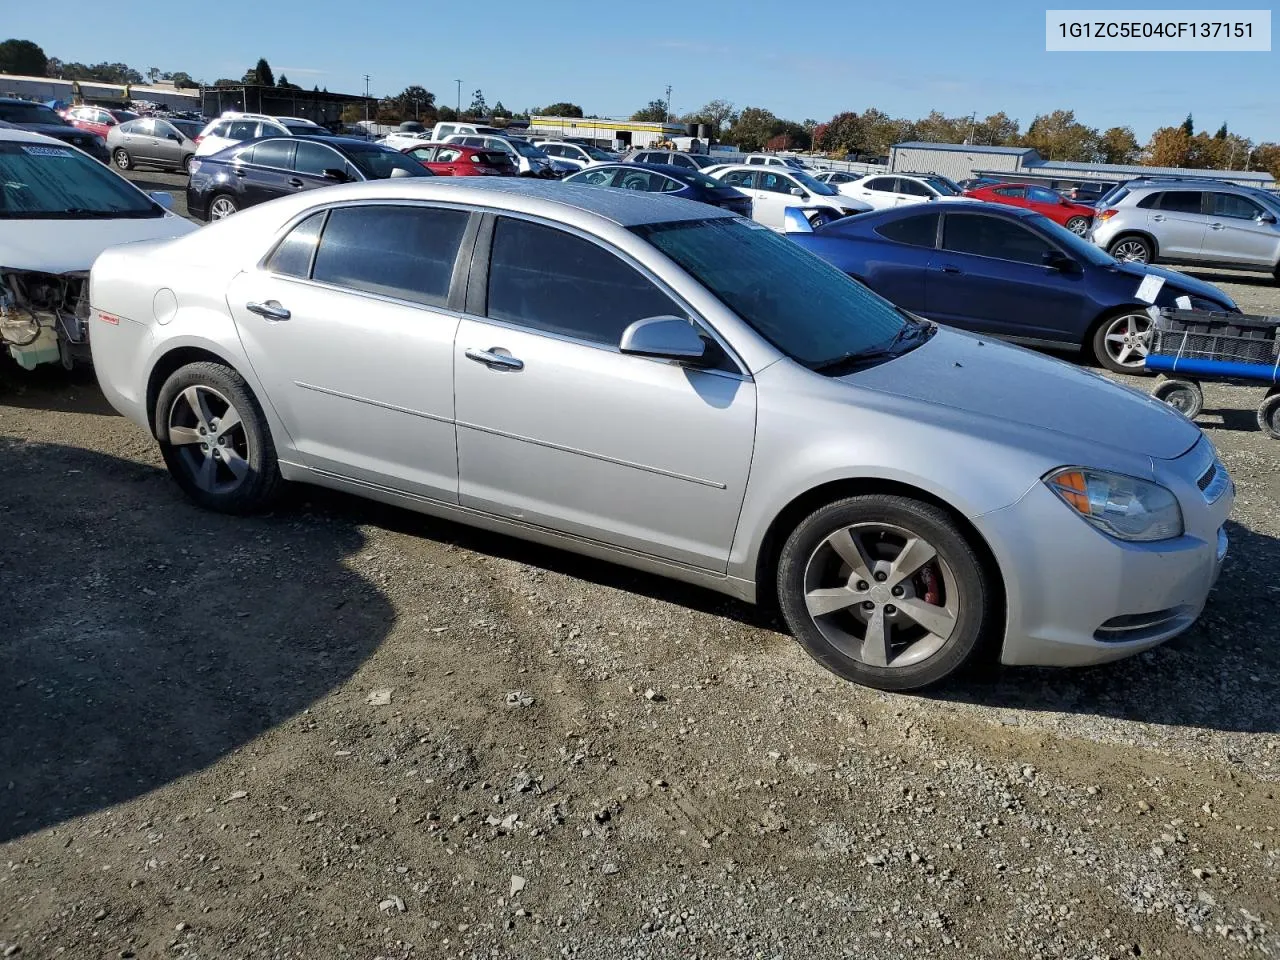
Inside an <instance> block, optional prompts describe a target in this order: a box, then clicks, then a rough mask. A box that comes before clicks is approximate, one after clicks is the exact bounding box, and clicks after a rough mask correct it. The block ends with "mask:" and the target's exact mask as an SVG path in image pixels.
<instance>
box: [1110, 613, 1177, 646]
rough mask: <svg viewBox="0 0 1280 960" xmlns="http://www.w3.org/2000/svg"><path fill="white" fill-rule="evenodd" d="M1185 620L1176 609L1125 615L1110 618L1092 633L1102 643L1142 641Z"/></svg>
mask: <svg viewBox="0 0 1280 960" xmlns="http://www.w3.org/2000/svg"><path fill="white" fill-rule="evenodd" d="M1182 619H1185V618H1184V615H1183V612H1182V610H1181V609H1180V608H1178V607H1171V608H1170V609H1167V610H1156V611H1154V612H1152V613H1126V614H1124V615H1122V616H1119V617H1112V618H1111V619H1110V620H1108V621H1107V622H1106V623H1104V624H1103V625H1102V626H1100V627H1099V628H1098V629H1097V630H1095V631H1094V633H1093V638H1094V639H1095V640H1101V641H1103V642H1104V643H1121V642H1123V641H1126V640H1143V639H1148V638H1151V637H1157V636H1159V635H1160V634H1162V633H1164V632H1166V631H1168V630H1170V629H1172V628H1174V627H1176V626H1177V625H1178V622H1179V620H1182Z"/></svg>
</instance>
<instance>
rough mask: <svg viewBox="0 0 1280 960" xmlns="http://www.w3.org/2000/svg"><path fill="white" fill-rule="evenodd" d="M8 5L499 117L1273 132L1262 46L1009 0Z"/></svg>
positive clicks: (150, 45) (143, 43)
mask: <svg viewBox="0 0 1280 960" xmlns="http://www.w3.org/2000/svg"><path fill="white" fill-rule="evenodd" d="M12 2H13V5H14V11H16V12H17V16H16V17H15V16H12V12H14V11H11V15H10V16H8V17H5V18H4V24H3V26H0V31H2V32H3V35H7V36H15V37H22V38H26V39H31V40H34V41H36V42H37V43H39V44H40V45H41V46H43V47H44V49H45V52H46V53H47V54H48V55H50V56H56V57H59V58H60V59H62V60H79V61H82V62H96V61H100V60H109V61H123V62H125V63H128V64H130V65H131V66H133V67H136V68H138V69H139V70H142V71H145V70H146V69H147V68H148V67H152V66H154V67H158V68H159V69H161V70H186V71H187V72H189V73H191V74H192V75H193V76H195V77H197V78H203V79H205V80H207V81H210V82H211V81H213V80H214V79H216V78H218V77H221V76H228V77H237V78H238V77H240V76H241V75H242V74H243V73H244V71H245V69H246V68H247V67H248V66H250V65H251V64H253V63H254V62H255V61H256V60H257V59H258V57H260V56H265V57H266V58H267V59H268V60H269V61H270V63H271V65H272V67H273V68H274V70H275V73H276V76H277V77H279V76H280V74H282V73H284V74H287V75H288V77H289V79H290V80H291V81H293V82H295V83H299V84H302V85H304V86H307V87H310V86H312V85H315V84H318V85H320V86H323V87H327V88H328V89H329V90H332V91H341V92H347V93H362V92H363V91H364V80H363V75H364V74H365V73H368V74H370V75H371V76H372V77H373V80H372V82H371V92H372V93H374V94H375V95H387V94H391V93H396V92H398V91H399V90H401V89H403V88H404V87H405V86H407V85H409V84H414V83H417V84H421V85H422V86H425V87H426V88H427V89H428V90H431V91H433V92H434V93H435V94H436V96H437V102H439V103H444V104H449V105H452V104H453V103H454V101H455V99H456V89H457V88H456V85H455V83H454V81H455V79H458V78H460V79H462V81H463V83H462V97H463V105H464V106H465V105H467V104H468V103H469V102H470V98H471V93H472V92H473V91H474V90H475V89H476V88H477V87H479V88H481V89H482V90H483V91H484V93H485V97H486V99H487V100H488V102H489V103H490V104H493V103H495V102H496V101H499V100H501V101H502V102H503V103H504V104H505V105H506V106H507V107H510V108H513V109H523V108H525V107H530V106H543V105H545V104H548V103H551V102H554V101H558V100H568V101H571V102H574V103H578V104H580V105H581V106H582V107H583V109H584V110H585V111H586V112H587V113H596V114H600V115H602V116H615V115H616V116H626V115H629V114H630V113H631V112H632V111H634V110H636V109H638V108H639V107H641V106H643V105H644V104H645V103H647V102H648V101H649V100H652V99H661V98H662V97H663V95H664V88H665V87H666V86H667V84H670V85H671V87H672V106H673V108H674V110H675V112H677V113H682V112H686V111H689V110H692V109H696V108H697V107H698V106H700V105H702V104H703V103H705V102H706V101H708V100H711V99H713V98H717V97H719V98H723V99H727V100H731V101H733V102H734V103H735V104H736V105H737V106H739V107H743V106H761V107H765V108H767V109H769V110H772V111H773V112H774V113H776V114H778V115H779V116H783V117H786V118H788V119H794V120H803V119H804V118H806V117H812V118H814V119H817V120H826V119H828V118H830V117H831V115H832V114H834V113H836V112H838V111H841V110H859V111H860V110H863V109H865V108H867V107H872V106H874V107H878V108H879V109H881V110H884V111H885V112H887V113H889V114H891V115H893V116H907V117H912V118H914V117H918V116H923V115H925V114H927V113H928V112H929V111H930V110H932V109H937V110H940V111H942V112H943V113H946V114H948V115H952V116H961V115H968V114H969V113H971V112H973V111H977V112H978V115H979V116H980V117H981V116H985V115H986V114H988V113H994V112H996V111H999V110H1003V111H1005V112H1006V113H1008V114H1009V115H1010V116H1012V117H1016V118H1017V119H1018V120H1019V121H1021V123H1022V126H1023V128H1024V129H1025V128H1026V126H1027V124H1028V123H1030V121H1031V119H1032V118H1033V117H1034V116H1035V114H1036V113H1040V112H1047V111H1049V110H1052V109H1055V108H1065V109H1074V110H1075V111H1076V116H1077V119H1079V120H1080V121H1082V122H1084V123H1087V124H1089V125H1091V126H1096V127H1100V128H1105V127H1109V126H1113V125H1128V126H1131V127H1133V128H1134V130H1135V132H1136V133H1137V134H1138V137H1139V139H1145V138H1146V137H1147V136H1148V135H1149V134H1150V133H1151V131H1152V130H1153V129H1155V128H1156V127H1159V126H1164V125H1168V124H1175V123H1180V122H1181V121H1182V118H1183V117H1185V116H1186V114H1187V112H1188V111H1190V112H1192V113H1193V114H1194V116H1195V120H1196V125H1197V127H1205V128H1208V129H1210V130H1211V131H1212V130H1216V129H1217V127H1218V125H1219V124H1220V123H1222V121H1224V120H1225V121H1226V122H1227V123H1228V125H1229V126H1230V127H1231V129H1232V130H1234V131H1236V132H1238V133H1240V134H1242V135H1244V136H1247V137H1250V138H1252V139H1254V140H1259V141H1260V140H1278V139H1280V129H1278V127H1280V120H1278V119H1277V118H1278V117H1280V114H1277V111H1276V106H1275V99H1274V93H1275V90H1276V88H1277V80H1280V70H1277V66H1276V60H1275V54H1272V53H1235V54H1232V53H1046V52H1045V50H1044V16H1045V14H1044V10H1045V6H1046V5H1047V4H1029V3H1026V2H1025V0H995V2H987V3H983V4H971V5H966V4H956V3H943V2H940V0H926V2H918V3H910V2H892V3H875V4H865V5H863V4H858V5H853V4H850V5H841V4H833V3H817V4H810V3H787V4H780V3H763V2H759V3H757V2H750V0H737V2H732V3H730V2H724V0H695V2H688V3H682V4H672V5H665V4H659V5H656V6H655V5H652V4H625V3H624V4H618V3H609V2H601V0H590V2H587V0H552V2H543V3H531V2H529V0H482V2H471V3H453V4H448V3H445V4H439V3H429V4H428V3H420V2H419V3H408V2H405V0H361V2H358V3H352V2H350V0H346V2H343V0H307V2H299V0H267V2H263V3H258V4H250V5H247V6H236V5H234V4H233V5H232V6H231V7H227V6H225V5H217V4H215V5H213V6H208V5H203V6H201V5H197V6H195V7H192V6H189V5H184V4H175V3H174V2H172V0H128V2H127V3H125V4H124V5H123V6H122V5H120V4H110V3H103V2H101V0H92V2H90V0H60V2H58V3H46V4H36V3H32V2H29V0H12ZM1202 5H1207V4H1202ZM1054 6H1055V7H1060V6H1066V4H1064V3H1057V4H1054ZM1123 6H1124V7H1126V8H1130V9H1133V8H1147V7H1150V6H1151V5H1150V4H1140V3H1127V4H1124V5H1123Z"/></svg>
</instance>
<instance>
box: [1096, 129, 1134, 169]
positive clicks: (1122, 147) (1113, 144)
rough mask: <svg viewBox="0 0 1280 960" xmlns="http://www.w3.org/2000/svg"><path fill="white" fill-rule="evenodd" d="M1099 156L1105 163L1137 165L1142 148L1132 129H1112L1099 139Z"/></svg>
mask: <svg viewBox="0 0 1280 960" xmlns="http://www.w3.org/2000/svg"><path fill="white" fill-rule="evenodd" d="M1098 154H1099V158H1100V159H1101V160H1102V162H1103V163H1137V162H1138V158H1139V157H1140V156H1141V154H1142V148H1141V147H1140V146H1139V145H1138V140H1137V138H1136V137H1135V136H1134V135H1133V130H1132V129H1130V128H1129V127H1111V128H1110V129H1109V130H1105V131H1104V132H1103V133H1102V135H1101V136H1100V137H1099V138H1098Z"/></svg>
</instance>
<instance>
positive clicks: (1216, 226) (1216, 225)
mask: <svg viewBox="0 0 1280 960" xmlns="http://www.w3.org/2000/svg"><path fill="white" fill-rule="evenodd" d="M1209 229H1211V230H1225V229H1227V228H1226V225H1225V224H1221V223H1211V224H1209Z"/></svg>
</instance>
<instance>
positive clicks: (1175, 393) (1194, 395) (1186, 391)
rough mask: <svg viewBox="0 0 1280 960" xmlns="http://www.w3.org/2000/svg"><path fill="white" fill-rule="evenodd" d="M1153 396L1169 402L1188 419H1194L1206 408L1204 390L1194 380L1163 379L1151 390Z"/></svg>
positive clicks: (1163, 401)
mask: <svg viewBox="0 0 1280 960" xmlns="http://www.w3.org/2000/svg"><path fill="white" fill-rule="evenodd" d="M1151 396H1153V397H1155V398H1156V399H1157V400H1159V401H1161V402H1162V403H1167V404H1168V405H1169V406H1171V407H1173V409H1175V410H1177V411H1178V412H1179V413H1180V414H1182V415H1183V416H1184V417H1186V418H1187V419H1188V420H1194V419H1195V418H1196V417H1198V416H1199V415H1200V411H1201V410H1203V409H1204V391H1203V390H1201V389H1200V384H1198V383H1196V382H1195V381H1194V380H1178V379H1169V380H1161V381H1160V382H1159V383H1157V384H1156V385H1155V389H1154V390H1152V391H1151Z"/></svg>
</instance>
